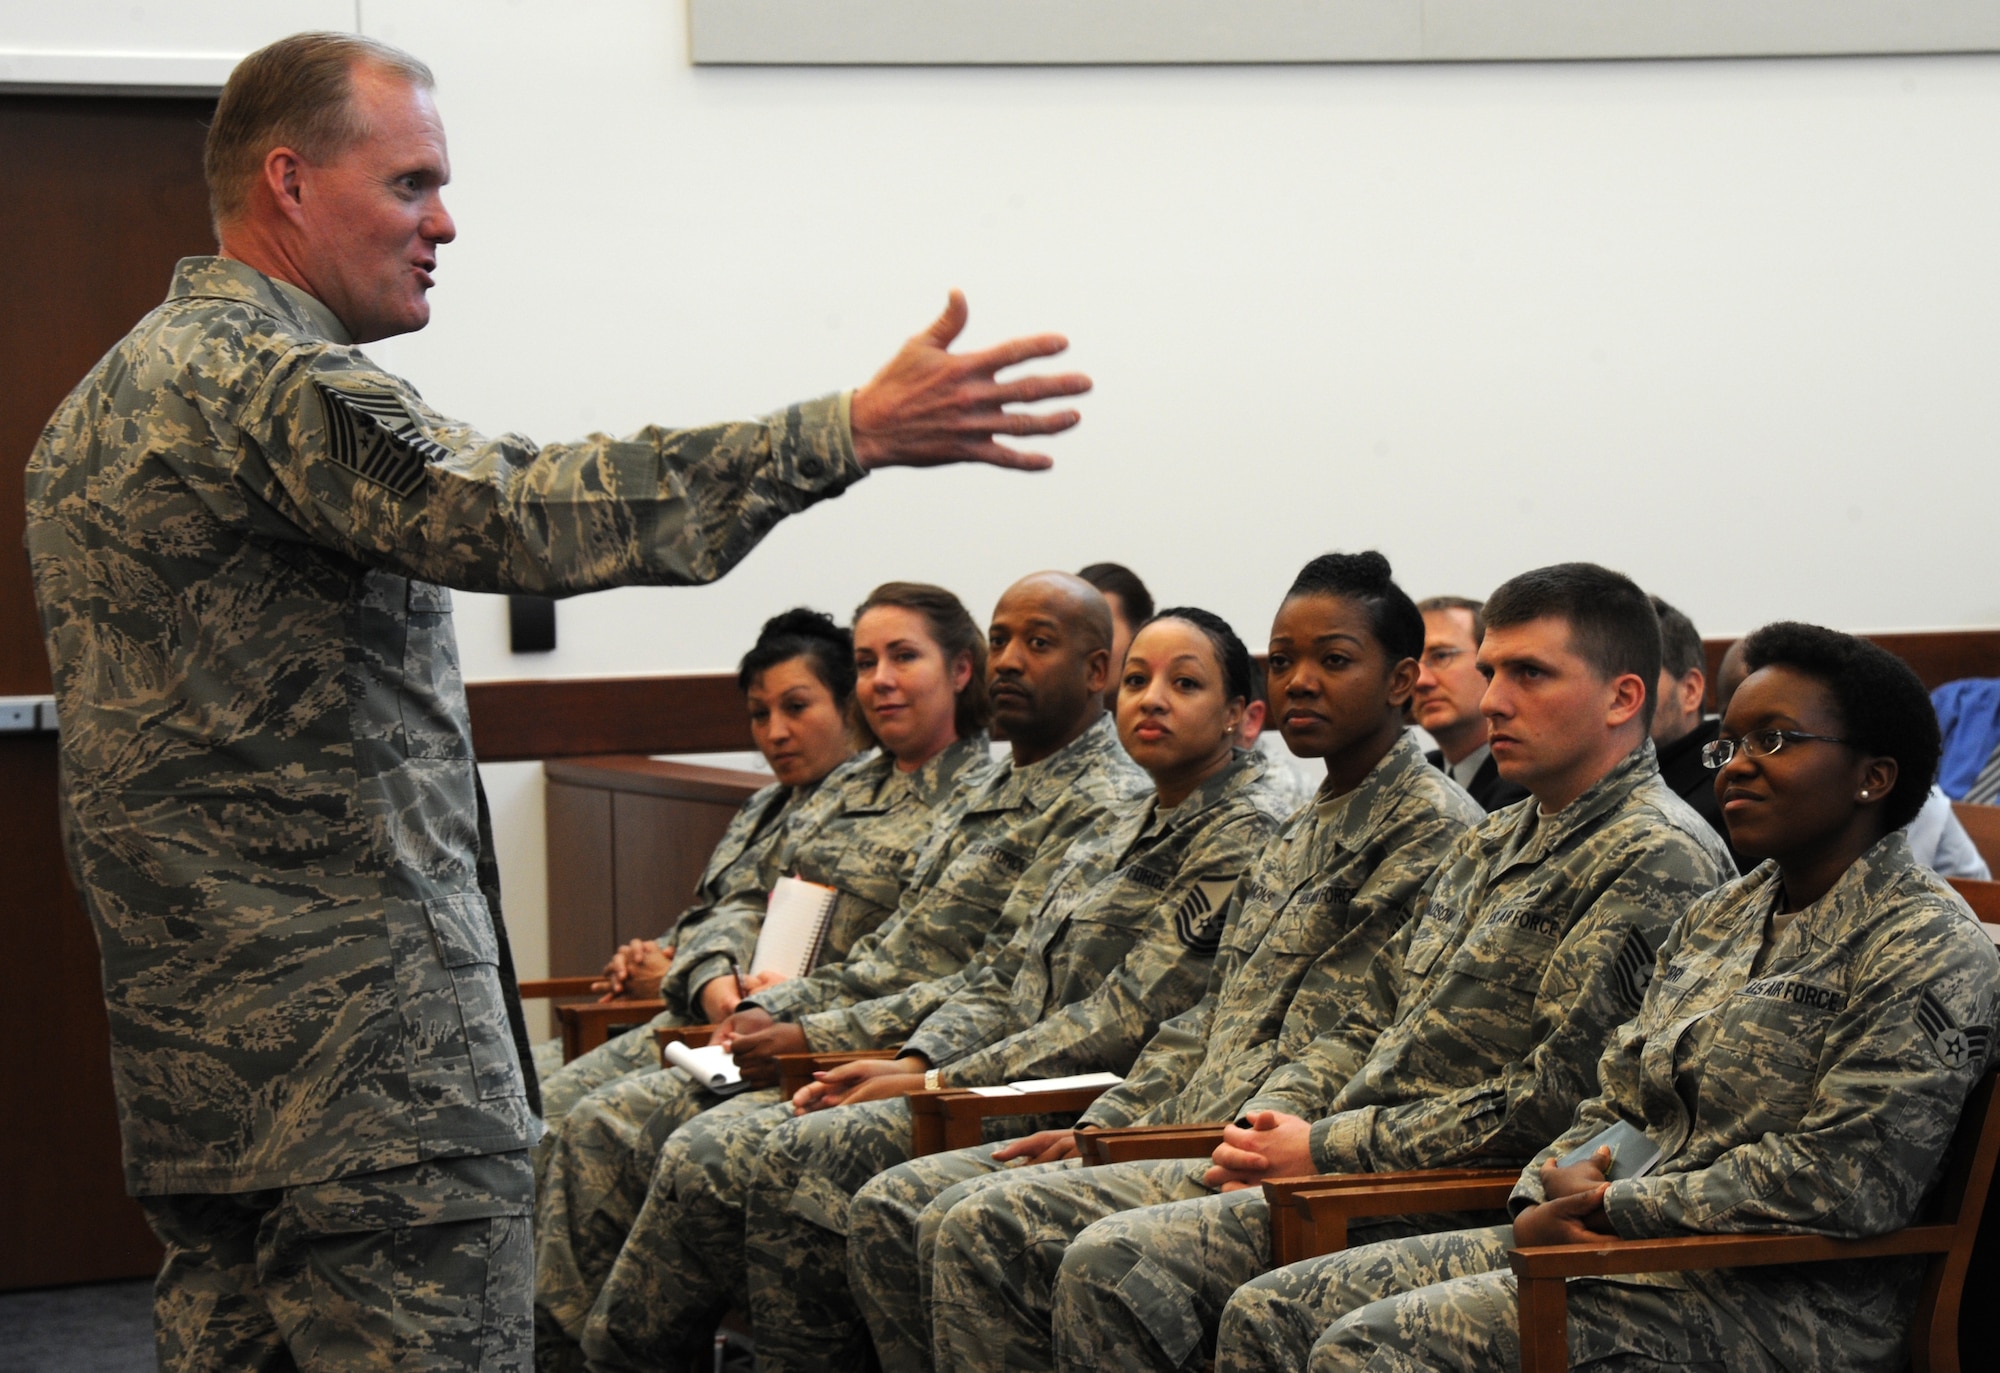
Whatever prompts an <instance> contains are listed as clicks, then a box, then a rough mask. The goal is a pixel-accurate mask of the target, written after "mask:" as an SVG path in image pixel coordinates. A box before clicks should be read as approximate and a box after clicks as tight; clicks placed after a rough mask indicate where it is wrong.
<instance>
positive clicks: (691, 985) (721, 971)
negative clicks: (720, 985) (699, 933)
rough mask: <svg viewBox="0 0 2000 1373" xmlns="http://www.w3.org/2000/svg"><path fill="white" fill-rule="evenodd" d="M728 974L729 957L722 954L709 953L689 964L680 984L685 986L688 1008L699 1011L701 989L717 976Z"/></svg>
mask: <svg viewBox="0 0 2000 1373" xmlns="http://www.w3.org/2000/svg"><path fill="white" fill-rule="evenodd" d="M727 976H729V959H728V957H727V955H724V954H710V955H709V956H708V957H707V958H704V959H701V960H700V961H698V962H696V963H694V964H693V965H691V966H690V967H689V968H688V970H687V975H686V976H685V977H683V978H682V979H681V985H682V986H683V987H686V988H687V1001H688V1009H689V1010H690V1011H693V1012H697V1013H699V1012H700V1011H701V989H702V988H703V987H706V986H707V985H708V984H709V983H711V982H713V981H715V979H716V978H718V977H727Z"/></svg>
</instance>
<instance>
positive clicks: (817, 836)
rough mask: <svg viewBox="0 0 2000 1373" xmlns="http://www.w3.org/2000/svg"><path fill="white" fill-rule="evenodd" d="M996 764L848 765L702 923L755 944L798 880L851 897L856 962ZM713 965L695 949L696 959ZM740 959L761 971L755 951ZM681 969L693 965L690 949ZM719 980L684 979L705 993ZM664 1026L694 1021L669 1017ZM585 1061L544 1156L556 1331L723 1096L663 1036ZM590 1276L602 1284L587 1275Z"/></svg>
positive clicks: (572, 1321) (550, 1301)
mask: <svg viewBox="0 0 2000 1373" xmlns="http://www.w3.org/2000/svg"><path fill="white" fill-rule="evenodd" d="M992 768H993V763H992V761H991V757H990V753H989V750H988V746H987V738H986V735H985V733H984V732H981V733H980V734H978V735H976V736H975V737H973V738H971V739H963V740H956V741H954V742H953V743H951V744H949V745H947V746H946V747H945V748H944V749H942V750H940V751H939V752H938V754H937V756H935V757H933V758H931V759H928V760H927V761H926V762H925V763H924V764H923V766H921V767H919V768H917V769H916V770H914V771H912V772H902V771H900V770H899V769H898V768H897V767H896V764H895V759H894V758H893V757H892V756H891V755H889V754H886V753H883V752H880V751H879V750H878V751H876V752H873V753H870V754H867V755H865V756H863V757H861V758H857V759H852V760H850V761H848V762H846V763H843V764H841V765H840V767H838V768H836V769H835V770H834V771H833V772H832V773H830V774H828V776H827V777H826V778H825V779H823V780H822V782H821V783H820V785H819V786H818V787H817V788H816V789H815V790H814V791H813V793H812V795H811V796H810V798H809V799H808V800H807V801H806V803H804V804H801V805H798V806H796V807H793V808H792V810H791V812H790V815H789V818H788V820H787V822H786V824H785V825H784V826H783V828H782V830H781V831H780V832H777V833H775V834H774V835H773V836H772V839H771V841H770V842H769V843H766V844H763V845H761V846H758V847H756V848H754V849H752V850H750V851H749V852H753V853H755V854H756V858H755V860H754V862H751V860H749V859H748V858H746V859H744V860H742V861H739V862H737V863H736V864H734V865H732V866H731V868H730V870H729V875H728V876H727V877H726V878H725V882H726V885H725V887H724V888H723V889H722V890H721V891H720V892H718V894H717V896H716V899H715V901H714V902H713V903H711V905H709V906H708V907H706V908H704V909H702V911H701V914H702V917H703V919H702V924H703V925H704V926H708V927H711V928H714V927H720V928H724V929H741V930H744V931H746V932H748V933H749V935H750V939H751V949H754V939H755V932H756V930H757V929H759V928H761V926H762V914H761V913H762V907H763V893H767V892H768V890H769V888H770V886H772V885H775V884H776V882H777V879H778V878H779V877H781V876H784V875H787V874H790V875H792V876H797V877H802V878H804V879H805V880H806V881H809V882H818V883H821V884H823V885H826V886H830V887H833V888H834V889H835V890H836V891H838V892H839V893H840V895H839V898H838V902H837V905H836V910H835V915H836V925H837V926H838V928H836V929H835V930H832V931H830V933H829V939H828V947H827V949H826V951H825V953H826V956H827V957H830V958H839V957H841V956H844V955H845V954H846V952H847V950H848V948H849V947H851V943H852V941H853V939H855V938H858V934H856V933H855V932H856V931H858V930H860V929H861V927H862V926H863V925H864V924H865V923H866V921H867V920H868V919H869V918H870V917H871V915H875V914H877V913H884V912H887V911H889V910H891V909H893V908H894V907H895V905H896V904H897V901H898V899H899V895H898V894H899V893H900V892H902V891H904V890H906V889H908V888H909V887H910V886H911V885H913V884H914V883H915V881H916V880H917V866H918V854H919V853H921V852H922V851H923V850H924V849H925V848H926V847H927V846H928V843H929V838H930V836H931V835H933V834H935V833H937V832H938V831H940V830H941V829H943V830H949V829H951V828H952V827H955V826H956V825H957V824H958V822H959V820H960V818H961V816H962V813H963V810H964V806H965V803H966V802H967V801H968V800H969V799H970V798H971V796H973V795H974V794H976V793H977V792H978V791H979V789H980V788H981V787H982V786H983V784H984V781H985V779H986V777H987V776H988V774H989V773H990V772H991V771H992ZM746 865H747V867H748V870H747V871H746ZM752 893H756V894H757V895H755V896H754V897H753V896H752ZM835 936H837V937H835ZM710 947H711V948H712V947H714V946H713V945H711V946H710ZM696 948H697V949H699V948H700V945H699V944H697V945H696ZM705 957H706V955H704V954H701V953H698V952H697V953H695V954H694V955H693V958H694V960H696V961H699V960H701V959H703V958H705ZM737 957H738V960H739V963H740V965H741V966H744V967H748V966H749V962H750V950H744V951H742V952H740V953H738V955H737ZM675 966H676V967H677V968H678V967H681V966H683V958H682V955H681V953H680V951H678V950H677V951H676V954H675ZM706 981H707V978H706V977H702V978H700V979H699V980H695V979H689V980H688V981H687V982H684V983H683V984H682V985H683V986H684V987H686V988H687V991H686V994H687V995H688V996H690V997H692V996H693V995H694V994H695V993H697V992H698V991H699V990H700V987H701V985H702V984H703V983H704V982H706ZM655 1023H656V1024H657V1023H666V1024H684V1023H688V1022H687V1021H686V1020H682V1019H679V1018H674V1017H673V1016H672V1013H671V1012H669V1013H667V1015H665V1016H663V1017H662V1019H661V1021H656V1022H655ZM621 1064H630V1068H629V1070H627V1071H625V1072H622V1073H621V1072H618V1071H617V1069H618V1067H619V1066H620V1065H621ZM578 1065H585V1067H586V1069H587V1071H589V1072H590V1074H591V1075H592V1076H594V1077H595V1078H596V1079H597V1080H596V1081H595V1082H594V1083H592V1084H591V1086H590V1087H589V1089H588V1093H587V1095H583V1096H581V1097H572V1099H571V1102H570V1103H569V1105H568V1109H567V1111H566V1114H565V1118H564V1119H561V1120H552V1121H551V1122H550V1129H549V1134H548V1136H547V1137H546V1138H545V1139H544V1140H543V1141H542V1143H541V1144H540V1145H539V1146H537V1148H536V1151H535V1165H536V1213H535V1249H536V1282H537V1289H538V1291H539V1293H540V1294H541V1302H542V1306H543V1308H544V1312H545V1315H544V1324H551V1325H552V1328H553V1329H555V1330H562V1329H581V1326H582V1322H583V1318H584V1315H585V1314H586V1313H587V1312H588V1311H589V1309H590V1303H591V1300H592V1299H593V1297H594V1295H595V1293H596V1289H597V1284H598V1283H599V1282H600V1281H601V1280H602V1275H603V1273H604V1272H605V1270H606V1269H608V1267H609V1266H610V1263H611V1259H612V1257H613V1256H614V1255H616V1253H617V1251H618V1246H619V1245H620V1244H622V1243H623V1242H624V1238H625V1233H626V1231H627V1230H629V1229H630V1228H631V1224H632V1219H633V1217H634V1216H636V1215H637V1214H638V1213H639V1207H640V1205H641V1203H643V1202H644V1201H645V1198H646V1186H647V1183H648V1181H649V1180H650V1179H651V1177H652V1175H653V1164H654V1162H655V1160H656V1159H657V1158H658V1156H659V1150H660V1146H661V1145H662V1144H664V1143H665V1142H666V1139H667V1136H669V1135H671V1134H672V1133H673V1132H674V1130H675V1129H676V1128H677V1127H678V1126H679V1125H681V1124H682V1123H683V1122H684V1121H686V1120H688V1119H690V1118H691V1117H693V1116H694V1114H695V1113H696V1112H698V1111H700V1110H701V1109H702V1107H703V1106H705V1105H709V1104H712V1103H713V1101H714V1100H715V1098H713V1097H712V1096H710V1095H709V1094H708V1093H706V1092H702V1091H699V1090H697V1089H695V1088H694V1087H693V1086H692V1085H690V1084H689V1083H688V1082H687V1081H686V1080H685V1079H683V1078H682V1077H681V1076H680V1075H679V1074H677V1073H671V1072H667V1071H664V1070H663V1069H662V1068H661V1067H660V1060H659V1054H658V1051H657V1048H656V1041H655V1039H654V1037H653V1035H652V1034H651V1033H650V1032H641V1033H633V1034H627V1035H621V1036H619V1037H618V1038H617V1039H614V1040H611V1041H610V1042H609V1043H607V1044H605V1045H603V1046H601V1047H600V1048H599V1049H597V1050H594V1051H592V1053H590V1054H586V1055H584V1056H583V1057H581V1058H579V1059H577V1061H576V1064H572V1065H571V1067H572V1068H575V1067H577V1066H578ZM559 1085H562V1084H561V1082H560V1080H559ZM764 1099H766V1100H771V1099H775V1097H774V1096H767V1097H765V1098H764ZM586 1273H594V1274H595V1275H596V1276H595V1277H592V1278H589V1279H586V1278H585V1277H584V1274H586ZM551 1338H552V1339H553V1338H554V1337H553V1336H552V1337H551ZM566 1338H568V1339H572V1340H573V1339H574V1336H573V1335H572V1336H568V1337H566ZM555 1342H557V1343H561V1341H560V1340H557V1341H555Z"/></svg>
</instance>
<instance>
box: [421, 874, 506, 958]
mask: <svg viewBox="0 0 2000 1373" xmlns="http://www.w3.org/2000/svg"><path fill="white" fill-rule="evenodd" d="M424 914H426V915H428V916H429V917H430V922H431V931H432V932H433V933H434V934H435V935H436V936H437V942H438V955H439V957H440V958H441V959H442V960H443V962H444V965H445V967H447V968H463V967H465V966H466V965H468V964H471V963H498V962H499V961H500V941H499V940H498V939H497V938H495V936H494V934H493V917H492V916H491V915H490V914H488V913H487V910H486V898H485V897H483V896H481V895H480V894H479V893H478V892H465V893H462V894H460V895H458V896H440V897H438V898H437V899H435V900H432V901H426V902H424Z"/></svg>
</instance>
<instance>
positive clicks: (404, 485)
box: [313, 381, 451, 496]
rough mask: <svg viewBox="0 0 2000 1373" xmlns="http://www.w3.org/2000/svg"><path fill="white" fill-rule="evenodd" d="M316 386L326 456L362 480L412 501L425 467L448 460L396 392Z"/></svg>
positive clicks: (317, 383)
mask: <svg viewBox="0 0 2000 1373" xmlns="http://www.w3.org/2000/svg"><path fill="white" fill-rule="evenodd" d="M313 385H315V386H317V387H318V388H319V394H320V400H321V402H322V404H323V405H324V407H325V409H326V452H327V456H328V457H330V458H332V459H333V460H334V461H335V462H337V463H339V464H340V465H341V466H342V467H345V468H346V469H347V470H348V471H350V472H352V473H354V474H355V475H356V476H358V477H360V478H362V479H363V480H365V481H371V482H374V483H375V484H376V485H377V486H383V487H387V488H388V489H389V490H391V491H393V492H395V493H396V494H397V495H398V496H409V495H412V494H414V493H415V492H416V490H417V488H418V487H420V486H422V485H423V484H424V473H425V470H426V465H427V464H429V463H433V462H436V461H439V460H440V459H442V458H445V457H448V456H450V452H451V450H450V449H448V448H446V447H445V446H444V445H443V444H441V443H439V442H438V441H437V440H436V439H434V438H432V437H431V436H430V435H429V434H427V433H425V432H424V430H423V426H421V425H420V424H418V423H417V420H416V417H415V416H414V415H412V414H411V413H410V411H409V408H408V407H407V406H405V405H404V404H403V401H402V398H401V397H400V396H398V395H396V394H395V393H394V392H392V391H377V390H372V389H363V388H361V387H344V386H335V385H332V384H331V383H329V382H324V381H315V382H314V383H313Z"/></svg>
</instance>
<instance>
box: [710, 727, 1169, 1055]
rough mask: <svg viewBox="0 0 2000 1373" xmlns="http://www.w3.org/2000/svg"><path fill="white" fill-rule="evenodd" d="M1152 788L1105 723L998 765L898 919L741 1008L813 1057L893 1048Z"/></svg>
mask: <svg viewBox="0 0 2000 1373" xmlns="http://www.w3.org/2000/svg"><path fill="white" fill-rule="evenodd" d="M1150 789H1151V784H1150V782H1149V781H1148V779H1147V777H1146V774H1145V773H1143V772H1141V771H1140V770H1139V767H1138V765H1137V764H1136V763H1134V762H1133V761H1132V760H1131V759H1130V758H1129V757H1127V756H1126V753H1125V750H1124V748H1123V747H1121V746H1120V745H1119V743H1118V732H1117V730H1116V728H1114V727H1113V725H1112V722H1111V717H1110V716H1108V715H1100V716H1099V717H1098V718H1097V720H1096V721H1095V722H1094V723H1092V724H1091V726H1090V727H1089V728H1088V729H1086V730H1084V732H1083V733H1082V734H1081V735H1079V736H1078V737H1077V738H1075V739H1073V740H1071V741H1070V742H1069V743H1068V744H1066V745H1064V746H1063V747H1062V748H1061V749H1058V750H1057V751H1056V752H1055V753H1054V754H1052V755H1050V756H1049V757H1047V758H1044V759H1042V760H1041V761H1040V762H1038V763H1035V764H1033V765H1032V766H1029V767H1014V766H1012V764H1011V763H1003V764H1002V765H1000V766H999V767H997V768H996V769H995V770H994V772H993V774H992V776H991V777H990V778H989V779H988V780H987V782H986V785H985V786H984V787H983V788H981V789H980V790H979V791H977V792H975V793H974V794H973V795H972V796H971V797H970V798H969V799H968V800H967V802H966V805H965V810H964V813H963V817H962V819H961V821H960V823H959V825H958V826H957V827H956V828H955V829H952V830H948V831H940V832H939V833H938V834H936V835H935V836H934V837H933V839H932V841H931V844H930V846H929V852H927V853H926V854H923V855H920V856H919V858H918V860H917V861H918V871H919V876H918V878H917V881H916V883H915V884H914V885H913V886H912V887H911V889H910V891H909V892H907V893H906V894H905V895H904V898H903V902H902V905H901V906H900V907H899V908H898V910H897V913H896V916H895V918H893V919H891V920H888V921H885V922H884V923H883V924H882V925H881V926H880V927H879V928H877V929H876V930H874V931H873V932H872V933H870V934H867V935H865V936H863V937H862V938H861V939H860V940H859V941H858V942H857V943H856V944H855V946H854V948H853V949H852V950H851V951H850V952H849V954H848V956H847V957H846V958H844V959H842V960H841V961H840V962H839V963H835V964H829V965H827V966H825V967H821V968H817V969H815V970H814V971H813V972H812V973H810V974H808V975H807V976H805V977H801V978H794V979H792V980H791V981H789V982H781V983H779V984H778V985H777V986H775V987H772V988H770V989H769V990H768V991H763V992H759V993H758V994H757V995H756V996H754V997H752V998H750V999H749V1001H748V1002H747V1003H746V1004H748V1005H754V1006H761V1007H763V1008H764V1009H765V1010H767V1011H769V1012H770V1013H771V1014H772V1015H773V1016H775V1017H776V1018H777V1019H779V1020H790V1021H796V1022H797V1023H798V1024H799V1026H800V1028H801V1029H803V1030H804V1031H805V1035H806V1042H807V1043H808V1044H810V1045H811V1046H812V1048H813V1049H814V1050H815V1051H816V1052H821V1053H831V1052H834V1051H837V1050H842V1049H879V1048H886V1047H888V1046H889V1045H891V1044H896V1043H899V1042H900V1041H901V1040H902V1038H903V1036H904V1035H906V1034H908V1033H909V1032H910V1029H911V1027H912V1026H915V1025H917V1024H919V1023H921V1022H922V1021H923V1018H924V1017H925V1016H927V1015H929V1014H930V1013H931V1012H932V1011H933V1010H935V1009H937V1007H938V1006H940V1005H942V1004H943V1003H944V1002H945V1001H946V1000H948V999H949V998H950V997H951V996H953V995H955V994H956V993H957V992H958V991H959V990H960V988H961V987H962V985H963V978H962V977H960V976H957V974H960V973H961V971H962V970H963V969H964V968H965V966H966V964H968V963H969V962H971V961H972V959H973V958H974V956H975V955H978V954H980V953H981V952H982V950H984V951H985V956H986V957H987V958H988V959H991V958H995V957H998V956H999V955H1000V953H1001V951H1002V950H1004V949H1005V947H1006V945H1007V943H1008V940H1009V939H1010V938H1011V937H1012V936H1013V933H1014V930H1015V928H1016V926H1018V924H1019V923H1020V919H1021V914H1022V913H1021V911H1020V909H1019V907H1018V905H1017V907H1016V912H1015V914H1014V915H1013V917H1012V918H1011V919H1009V920H1004V921H1003V920H1002V919H1001V912H1002V910H1003V909H1005V908H1006V907H1007V905H1008V898H1009V897H1011V896H1013V895H1014V894H1015V890H1016V888H1017V887H1018V888H1020V889H1021V891H1022V894H1023V895H1022V900H1023V902H1026V901H1028V900H1032V899H1034V898H1035V896H1036V895H1037V894H1038V892H1039V888H1040V884H1042V883H1046V882H1047V881H1048V880H1049V878H1050V876H1052V869H1053V866H1054V865H1055V864H1056V863H1057V862H1059V861H1060V859H1061V855H1062V854H1063V853H1064V852H1065V851H1066V850H1067V849H1068V847H1069V844H1070V841H1071V840H1073V839H1074V838H1075V837H1076V836H1077V835H1078V834H1079V833H1081V832H1082V831H1083V830H1084V829H1085V828H1087V827H1088V826H1089V825H1090V824H1091V823H1092V822H1093V821H1095V820H1096V819H1097V817H1098V816H1099V815H1101V814H1102V813H1104V812H1105V811H1107V810H1116V809H1120V808H1123V807H1125V806H1127V805H1129V804H1131V803H1132V802H1133V801H1136V800H1137V799H1138V798H1139V797H1140V796H1143V795H1144V794H1145V793H1146V792H1147V791H1148V790H1150ZM1038 864H1039V865H1040V867H1039V870H1038V871H1036V872H1035V875H1034V877H1033V878H1032V879H1031V878H1030V872H1031V870H1036V869H1037V865H1038ZM1030 909H1032V907H1030Z"/></svg>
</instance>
